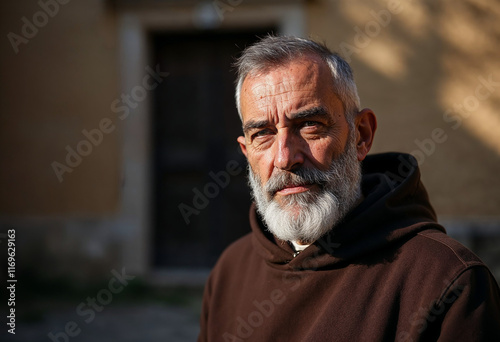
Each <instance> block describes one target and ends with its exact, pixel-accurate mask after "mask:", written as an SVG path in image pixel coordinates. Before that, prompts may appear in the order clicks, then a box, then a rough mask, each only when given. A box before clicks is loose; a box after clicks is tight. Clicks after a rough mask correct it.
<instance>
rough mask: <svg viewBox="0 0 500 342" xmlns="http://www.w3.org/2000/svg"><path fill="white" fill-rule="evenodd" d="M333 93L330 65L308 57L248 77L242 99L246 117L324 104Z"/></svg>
mask: <svg viewBox="0 0 500 342" xmlns="http://www.w3.org/2000/svg"><path fill="white" fill-rule="evenodd" d="M332 94H333V82H332V78H331V72H330V69H329V68H328V66H327V65H326V63H325V62H323V61H322V60H321V59H320V58H319V57H315V56H306V57H304V58H301V59H299V60H294V61H291V62H289V63H287V64H284V65H280V66H277V67H275V68H272V69H267V70H266V71H264V72H257V73H254V74H250V75H248V76H247V77H246V78H245V80H244V82H243V85H242V89H241V99H240V100H241V107H242V113H243V116H244V117H245V116H246V115H245V114H248V113H251V112H255V111H260V110H269V109H272V108H275V107H276V106H281V107H284V106H285V105H286V106H289V107H290V106H291V107H297V106H299V107H300V106H303V105H305V104H306V103H304V102H308V101H315V102H318V101H319V102H320V101H321V100H326V99H327V98H328V97H329V96H331V95H332ZM283 109H285V108H283ZM288 109H289V110H290V109H293V108H288Z"/></svg>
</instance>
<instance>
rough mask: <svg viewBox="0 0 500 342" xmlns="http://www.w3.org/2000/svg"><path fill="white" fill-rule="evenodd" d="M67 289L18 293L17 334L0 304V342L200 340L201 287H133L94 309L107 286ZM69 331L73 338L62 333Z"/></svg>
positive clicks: (39, 287)
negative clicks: (93, 301)
mask: <svg viewBox="0 0 500 342" xmlns="http://www.w3.org/2000/svg"><path fill="white" fill-rule="evenodd" d="M24 284H26V282H25V283H24ZM67 288H68V287H67V286H66V287H65V286H60V285H59V288H57V287H56V285H54V286H52V290H49V289H48V287H47V286H45V287H42V286H33V287H32V288H30V289H26V290H25V291H24V292H23V291H22V289H20V290H19V297H20V298H24V300H23V301H22V302H20V303H16V330H15V332H16V334H15V335H12V334H10V333H8V332H7V330H8V326H7V325H6V316H7V314H5V315H4V313H7V312H8V308H6V307H7V306H6V305H0V309H1V313H0V323H1V324H0V341H1V342H4V341H5V342H10V341H12V342H42V341H44V342H50V341H56V342H110V341H112V342H114V341H117V342H122V341H123V342H135V341H137V342H159V341H161V342H188V341H196V339H197V336H198V332H199V317H200V311H201V301H202V295H203V288H202V287H195V288H151V287H146V286H135V288H134V286H133V285H129V287H127V288H126V291H123V293H119V294H117V295H116V297H113V298H112V299H111V300H110V301H109V302H108V303H103V302H100V304H103V305H101V306H94V308H95V310H94V309H92V306H91V305H90V304H88V302H87V300H88V298H89V297H93V298H96V297H97V298H99V296H96V294H97V293H99V288H103V287H94V288H90V287H87V288H83V289H81V290H80V291H67V290H66V292H64V291H65V289H67ZM28 290H29V291H30V292H28ZM21 295H23V296H21ZM102 298H104V297H102ZM103 300H106V299H105V298H104V299H103ZM2 301H3V300H2ZM84 302H85V303H84ZM84 304H86V305H84ZM79 307H80V310H77V308H79ZM65 329H67V332H69V333H70V334H72V335H73V336H69V335H70V334H67V333H64V331H65Z"/></svg>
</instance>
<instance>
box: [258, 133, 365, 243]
mask: <svg viewBox="0 0 500 342" xmlns="http://www.w3.org/2000/svg"><path fill="white" fill-rule="evenodd" d="M353 136H354V134H349V139H348V141H347V145H346V148H345V150H344V152H343V153H342V154H341V155H340V156H339V157H338V158H337V159H336V160H334V161H333V162H332V164H331V167H330V169H329V170H326V171H320V170H317V169H305V168H301V169H298V170H297V171H293V172H289V171H282V170H279V169H274V172H273V174H272V175H271V178H270V179H269V180H268V182H267V183H266V184H265V186H262V182H261V180H260V177H258V175H256V174H255V173H254V172H253V171H252V169H251V167H248V175H249V177H248V178H249V183H250V186H251V188H252V196H253V198H254V200H255V202H256V205H257V211H258V212H259V213H260V214H261V215H262V217H263V219H264V222H265V224H266V225H267V228H268V229H269V231H270V232H271V233H272V234H273V235H274V236H276V237H277V238H278V239H281V240H285V241H300V242H303V243H312V242H314V241H316V240H317V239H319V238H320V237H321V236H323V235H324V234H326V233H327V232H328V231H330V230H331V229H333V227H334V226H335V225H336V224H337V223H339V222H340V221H341V220H342V218H344V216H345V215H346V214H347V213H348V212H349V211H350V210H351V209H352V208H353V207H354V205H355V204H356V202H357V200H358V199H359V198H360V196H361V164H360V162H359V161H358V159H357V150H356V145H355V141H354V139H353ZM310 183H313V184H317V185H318V186H319V191H314V190H310V191H305V192H301V193H297V194H289V195H286V196H284V199H283V200H282V204H281V205H280V204H279V203H278V202H277V201H276V200H275V199H273V194H274V193H275V192H276V191H277V190H278V189H281V188H283V187H284V186H285V185H303V184H310Z"/></svg>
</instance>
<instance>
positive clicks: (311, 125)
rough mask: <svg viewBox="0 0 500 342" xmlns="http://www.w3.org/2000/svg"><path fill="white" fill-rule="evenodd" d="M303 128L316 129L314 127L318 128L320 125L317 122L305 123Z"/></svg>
mask: <svg viewBox="0 0 500 342" xmlns="http://www.w3.org/2000/svg"><path fill="white" fill-rule="evenodd" d="M302 126H304V127H314V126H318V123H317V122H316V121H304V123H303V124H302Z"/></svg>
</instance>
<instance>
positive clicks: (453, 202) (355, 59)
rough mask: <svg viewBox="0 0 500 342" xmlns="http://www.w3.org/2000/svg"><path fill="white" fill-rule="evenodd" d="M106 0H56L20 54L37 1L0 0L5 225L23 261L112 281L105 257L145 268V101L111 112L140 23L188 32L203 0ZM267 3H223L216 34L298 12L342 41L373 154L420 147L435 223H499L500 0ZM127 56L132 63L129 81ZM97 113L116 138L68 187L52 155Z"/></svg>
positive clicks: (141, 43)
mask: <svg viewBox="0 0 500 342" xmlns="http://www.w3.org/2000/svg"><path fill="white" fill-rule="evenodd" d="M60 1H62V0H60ZM257 2H258V1H257ZM284 2H285V1H276V3H279V4H283V3H284ZM292 2H295V3H297V2H298V1H292ZM104 3H105V1H104V0H90V1H76V0H73V1H69V3H68V4H65V5H60V7H59V12H58V13H57V14H56V15H54V17H51V18H49V20H48V22H47V24H46V25H44V26H43V27H41V28H39V31H38V33H37V34H36V35H34V37H32V38H30V39H29V42H28V43H27V44H20V45H19V51H18V53H15V52H14V49H13V47H12V46H11V44H10V43H9V40H8V39H7V34H8V33H9V32H13V33H16V34H18V35H20V34H22V32H21V28H22V26H23V22H22V21H21V18H23V17H27V18H28V19H29V20H30V21H31V22H32V18H33V14H36V13H37V12H38V11H40V10H41V9H40V7H39V5H38V3H37V1H35V0H26V1H23V2H9V3H6V2H4V3H2V4H1V5H0V6H2V8H0V28H1V30H0V32H2V33H3V34H4V39H3V43H2V44H1V45H0V72H1V92H0V120H1V121H0V165H1V167H0V184H1V186H0V227H8V228H11V227H13V228H18V230H19V234H20V241H23V246H24V250H25V251H26V253H23V254H22V257H23V258H26V260H27V261H26V263H25V264H28V263H29V260H33V255H36V256H37V258H38V256H39V255H42V254H43V253H45V259H41V260H42V261H41V262H42V263H45V264H51V265H52V264H54V265H52V266H51V267H50V268H49V269H50V270H51V271H53V272H56V273H57V272H59V274H71V273H75V269H78V274H79V275H80V276H82V275H85V274H93V273H94V272H96V270H101V271H102V274H108V273H109V272H108V271H109V269H110V268H111V266H109V265H114V266H112V267H117V266H121V265H125V266H126V267H128V268H129V269H130V270H131V272H132V273H133V274H141V273H146V272H148V270H149V268H148V267H149V266H148V265H149V261H148V256H149V253H150V250H149V246H150V237H149V236H150V235H149V234H150V231H149V228H150V225H149V217H148V216H147V215H148V210H147V207H148V203H147V200H148V192H147V187H148V184H147V179H146V178H147V177H148V172H147V165H146V164H147V161H146V162H145V160H146V159H147V156H146V155H147V152H144V150H145V151H147V149H148V146H147V140H148V133H147V130H148V129H147V126H148V124H149V121H148V118H147V117H146V116H147V113H149V112H148V107H147V105H146V104H144V106H142V108H140V111H137V112H136V114H137V113H139V114H140V115H139V114H137V115H135V116H131V117H130V118H129V119H127V121H121V120H119V119H117V117H116V116H115V114H114V113H113V112H112V111H111V109H110V105H111V103H112V102H113V101H114V100H115V99H117V98H119V97H120V95H121V93H122V92H123V91H126V89H125V90H124V88H127V87H129V86H134V85H136V84H138V83H137V82H138V81H137V80H140V79H141V77H142V76H143V73H144V67H145V66H146V65H147V58H146V56H147V55H148V51H147V46H146V45H147V44H146V43H147V41H146V39H145V36H144V33H145V31H146V30H147V29H150V28H154V29H175V28H178V29H179V28H193V27H195V25H194V24H193V21H192V15H191V13H195V12H196V10H195V7H188V8H184V9H182V8H181V9H180V8H177V7H176V8H177V9H176V10H177V11H179V13H181V12H182V15H177V14H176V13H177V12H173V10H172V8H171V7H169V6H168V5H165V6H162V7H161V10H158V9H156V10H154V9H153V10H152V11H151V12H147V11H144V12H141V13H140V15H139V16H137V17H136V18H135V19H134V17H133V15H134V11H136V9H133V8H132V9H129V12H128V14H127V15H128V16H127V17H126V20H122V21H120V15H122V14H123V13H120V12H119V11H115V10H114V9H110V8H106V6H105V5H104ZM149 3H150V4H151V3H153V2H149ZM258 3H260V5H253V2H251V1H247V2H243V3H242V4H241V6H238V7H235V8H233V10H232V11H227V12H226V13H225V14H224V15H225V17H224V20H223V22H221V23H220V24H221V27H242V26H245V27H248V26H250V25H255V23H256V20H255V18H261V19H260V20H261V21H262V24H266V25H269V24H273V23H274V24H276V26H278V27H282V29H285V30H288V32H295V31H297V32H301V31H302V27H303V26H302V18H304V17H305V19H306V21H307V26H306V33H309V34H310V35H311V37H313V38H315V39H318V40H325V41H326V42H327V43H328V45H329V46H330V47H332V48H333V49H336V50H339V51H340V50H342V49H344V50H345V49H346V48H347V47H348V45H346V44H349V45H350V47H351V48H354V49H355V51H352V52H353V53H352V54H351V56H350V57H351V58H352V66H353V68H354V71H355V76H356V79H357V82H358V86H359V91H360V95H361V100H362V104H363V105H364V106H367V107H371V108H372V109H373V110H374V111H375V112H376V114H377V115H378V121H379V129H378V132H377V135H376V143H375V146H374V149H373V151H374V152H382V151H405V152H413V151H417V154H418V153H420V154H421V161H422V165H421V166H422V169H423V180H424V183H425V184H426V186H427V188H428V190H429V193H430V196H431V200H432V201H433V203H434V205H435V207H436V209H437V211H438V214H439V215H440V217H441V218H444V219H448V220H452V221H454V222H459V221H460V222H464V220H465V221H466V222H469V221H472V222H476V223H477V222H484V220H485V219H490V220H491V221H492V222H493V226H495V225H496V226H498V222H499V221H500V211H499V209H500V191H498V190H499V189H500V178H499V177H497V175H498V174H500V157H499V156H500V133H498V132H500V116H499V114H498V111H497V110H496V108H497V107H498V105H499V103H500V87H497V86H496V85H494V86H492V88H491V89H492V91H491V93H488V92H484V88H483V89H482V92H481V93H479V97H481V98H482V100H479V99H478V94H476V89H477V87H478V86H480V84H482V83H481V82H482V81H481V78H484V79H488V78H490V77H493V79H494V80H495V81H496V80H500V72H499V71H498V70H499V66H500V65H499V59H498V52H499V49H500V48H499V46H500V44H499V43H500V42H499V40H500V26H499V25H497V21H498V19H499V18H500V5H492V4H494V2H486V1H479V0H477V1H476V0H467V1H463V2H454V1H445V0H441V1H431V0H428V1H422V2H419V1H403V0H401V1H400V3H401V8H400V11H397V12H398V13H391V16H390V19H388V17H387V18H385V19H386V20H388V22H387V24H385V23H384V25H381V24H379V32H376V31H377V24H376V19H375V18H374V17H373V15H372V14H371V13H370V11H375V12H376V13H381V12H380V11H381V10H388V9H387V4H388V2H387V1H360V0H356V1H353V0H339V1H326V0H314V1H306V2H305V15H303V13H302V12H301V9H300V8H301V7H300V6H296V7H293V8H292V9H291V10H290V11H289V12H287V13H288V14H289V15H288V16H287V17H286V18H283V19H276V18H279V16H280V15H283V13H285V12H284V11H283V9H282V8H279V7H277V6H274V5H272V3H271V2H258ZM490 3H492V4H490ZM264 4H265V5H264ZM487 4H489V5H487ZM174 7H175V6H174ZM269 8H271V9H273V10H269ZM148 13H149V14H148ZM151 13H152V14H151ZM129 14H130V15H132V17H131V16H130V15H129ZM264 14H265V15H264ZM121 18H122V19H123V17H121ZM165 18H169V19H168V20H167V19H165ZM217 20H218V19H217ZM371 22H374V23H371ZM148 25H149V26H148ZM367 25H368V30H374V31H370V32H369V33H370V34H371V35H372V37H368V40H366V39H367V38H366V37H365V41H364V44H363V41H359V38H357V36H356V34H357V33H356V30H357V29H358V28H359V30H361V32H366V29H367ZM370 25H371V26H370ZM129 38H131V39H129ZM120 39H121V44H120V43H119V40H120ZM360 44H361V45H360ZM344 52H345V51H344ZM125 55H126V58H124V57H125ZM120 63H122V67H123V68H124V69H126V68H129V69H127V71H129V70H130V72H127V73H126V74H125V73H124V74H121V72H124V71H123V70H122V71H120ZM132 69H133V70H132ZM122 76H123V78H122ZM486 97H487V98H486ZM467 101H468V102H467ZM474 101H476V102H474ZM145 102H146V101H145ZM464 104H465V107H466V108H469V109H471V108H473V110H470V111H464V112H463V113H459V112H458V111H457V110H456V106H457V105H464ZM476 107H477V108H476ZM448 110H450V112H448ZM445 113H447V114H446V115H449V116H444V115H445ZM141 115H143V116H141ZM459 118H460V120H461V121H460V123H458V120H459ZM103 119H109V120H110V122H111V123H112V124H113V125H114V126H116V128H115V129H114V131H113V132H110V133H109V134H104V135H103V141H102V143H101V144H99V145H98V146H95V147H93V151H92V153H91V154H89V155H88V156H85V157H83V158H82V162H81V163H80V164H79V165H78V166H77V167H75V168H74V170H73V172H72V173H65V174H64V175H63V176H62V177H63V181H62V182H59V180H58V177H57V176H56V174H55V173H54V170H53V167H52V163H53V162H54V161H57V162H60V163H61V164H65V158H66V155H67V150H66V147H67V146H70V147H71V148H73V149H76V147H77V146H78V144H79V143H80V142H81V141H82V140H84V139H85V137H84V136H83V134H82V130H83V129H87V130H91V129H95V128H98V127H99V124H100V122H102V120H103ZM445 119H446V120H448V121H445ZM436 129H441V130H442V131H437V132H438V133H441V136H440V138H441V139H444V138H443V137H442V136H443V134H444V135H446V141H441V140H440V141H441V142H435V143H434V145H435V146H434V151H433V152H432V153H429V154H428V155H427V154H425V153H424V152H423V151H422V149H419V147H418V146H417V143H416V141H427V142H428V141H429V139H432V137H433V132H436V131H435V130H436ZM435 138H436V137H435ZM122 156H124V157H123V160H122ZM141 170H142V171H141ZM124 181H125V182H126V183H125V185H124V184H123V182H124ZM479 219H480V220H481V221H478V220H479ZM465 226H466V227H467V228H469V226H468V225H467V224H466V225H465ZM490 227H491V225H490ZM29 244H32V246H31V247H29ZM28 250H31V252H30V253H31V254H30V253H29V252H27V251H28ZM37 260H38V259H37ZM43 260H45V261H43ZM103 260H106V263H103ZM55 261H57V265H55V263H56V262H55ZM77 263H78V265H80V266H79V267H77V268H75V265H76V264H77ZM85 270H86V271H85Z"/></svg>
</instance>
